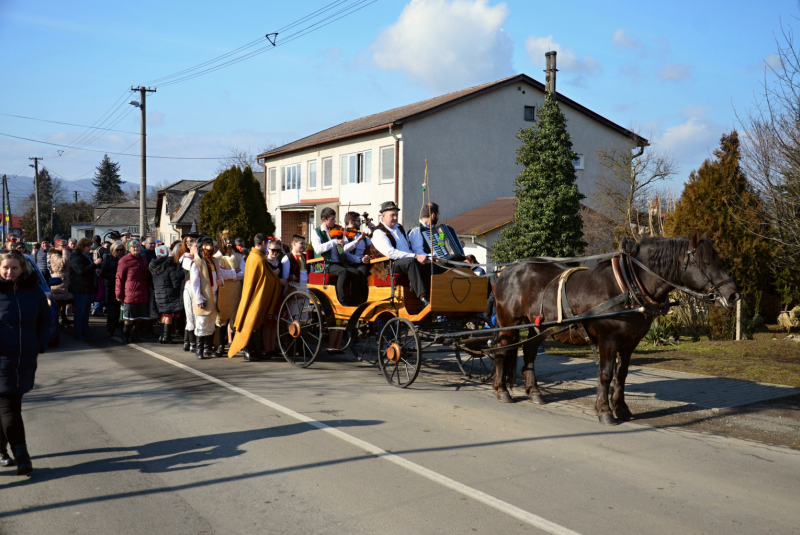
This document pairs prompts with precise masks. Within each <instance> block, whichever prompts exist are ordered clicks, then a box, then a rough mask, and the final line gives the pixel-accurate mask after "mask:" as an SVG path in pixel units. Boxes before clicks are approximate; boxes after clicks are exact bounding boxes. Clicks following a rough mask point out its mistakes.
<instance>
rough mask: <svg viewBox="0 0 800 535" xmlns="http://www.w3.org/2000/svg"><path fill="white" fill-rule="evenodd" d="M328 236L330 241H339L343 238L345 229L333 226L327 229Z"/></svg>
mask: <svg viewBox="0 0 800 535" xmlns="http://www.w3.org/2000/svg"><path fill="white" fill-rule="evenodd" d="M328 234H330V235H331V239H334V240H341V239H342V238H344V236H345V229H344V228H343V227H342V226H341V225H334V226H333V228H329V229H328Z"/></svg>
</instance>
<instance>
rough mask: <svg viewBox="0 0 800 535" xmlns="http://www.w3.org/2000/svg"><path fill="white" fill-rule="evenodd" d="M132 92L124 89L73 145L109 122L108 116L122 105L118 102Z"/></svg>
mask: <svg viewBox="0 0 800 535" xmlns="http://www.w3.org/2000/svg"><path fill="white" fill-rule="evenodd" d="M130 92H131V90H130V89H126V90H125V91H123V92H122V95H120V96H119V97H118V98H117V99H116V100H115V101H114V104H112V105H111V107H109V108H108V110H106V111H105V112H104V113H103V115H101V116H100V118H99V119H98V120H96V121H95V122H94V123H93V124H92V126H91V127H89V128H88V129H87V130H86V131H84V132H83V133H82V134H81V135H80V136H78V137H77V138H75V139H74V140H73V141H72V144H73V145H79V144H80V143H81V142H82V141H83V140H84V139H85V138H86V137H88V136H89V135H90V132H92V131H93V130H94V129H96V128H97V127H98V126H99V127H102V126H103V125H104V124H105V123H106V122H107V120H108V118H110V117H111V115H113V114H114V113H116V111H117V110H118V109H119V107H120V105H121V104H120V105H118V103H119V102H120V101H123V102H124V99H125V97H127V96H128V95H129V94H130ZM112 110H113V111H112ZM109 114H111V115H109ZM59 156H63V154H59Z"/></svg>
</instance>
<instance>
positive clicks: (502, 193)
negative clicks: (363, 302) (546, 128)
mask: <svg viewBox="0 0 800 535" xmlns="http://www.w3.org/2000/svg"><path fill="white" fill-rule="evenodd" d="M523 91H524V93H523ZM543 104H544V93H543V92H541V91H539V90H537V89H536V88H534V87H533V86H530V85H528V84H526V83H524V82H522V83H518V84H514V85H511V86H507V87H502V88H499V89H496V90H494V91H490V92H488V93H486V94H484V95H481V96H478V97H475V98H472V99H469V100H466V101H464V102H462V103H460V104H456V105H454V106H451V107H449V108H445V109H443V110H441V111H438V112H435V113H433V114H431V115H428V116H425V117H422V118H420V119H416V120H413V121H409V122H407V123H405V125H404V126H403V130H404V143H403V145H404V146H403V155H404V166H403V175H404V177H405V180H403V182H401V185H402V201H403V202H402V205H401V208H402V209H403V212H402V214H403V217H402V221H403V223H404V225H406V226H408V225H411V224H413V223H415V222H416V220H417V216H418V215H419V210H420V206H421V204H422V189H421V184H422V181H423V178H424V174H425V160H426V159H427V160H428V177H429V183H430V193H431V200H432V201H434V202H436V203H438V204H439V205H440V208H441V219H447V218H450V217H453V216H456V215H458V214H461V213H464V212H466V211H468V210H472V209H474V208H477V207H479V206H482V205H484V204H486V203H488V202H491V201H493V200H495V199H497V198H499V197H513V196H514V179H515V178H516V177H517V175H518V174H519V172H520V171H521V169H522V168H521V166H520V165H518V164H517V163H516V156H517V153H516V150H517V148H518V147H520V146H521V142H520V140H519V139H517V133H518V132H519V130H520V129H523V128H530V127H531V126H533V125H534V124H535V122H532V121H526V120H525V118H524V109H525V106H535V108H536V113H537V115H536V118H537V120H538V110H539V109H540V107H541V106H542V105H543ZM561 110H562V111H563V113H564V116H565V117H566V119H567V129H568V131H569V133H570V135H571V136H572V144H573V150H574V151H575V152H576V153H578V154H582V155H583V156H584V158H583V162H584V165H583V167H584V169H580V170H578V171H577V175H578V189H579V190H580V191H581V193H583V194H584V195H586V197H587V201H589V204H591V196H592V194H593V193H594V190H595V184H596V181H597V179H598V177H599V176H600V174H601V170H600V166H599V164H598V162H597V158H596V155H595V153H596V151H597V149H598V148H600V147H606V146H625V145H627V146H630V147H633V146H634V143H633V141H632V140H631V139H630V138H628V137H627V136H624V135H622V134H621V133H619V132H617V131H615V130H612V129H611V128H609V127H608V126H605V125H604V124H602V123H600V122H598V121H596V120H594V119H592V118H591V117H588V116H586V115H584V114H583V113H581V112H579V111H577V110H574V109H573V108H570V107H569V106H567V105H566V104H562V105H561ZM476 256H477V255H476Z"/></svg>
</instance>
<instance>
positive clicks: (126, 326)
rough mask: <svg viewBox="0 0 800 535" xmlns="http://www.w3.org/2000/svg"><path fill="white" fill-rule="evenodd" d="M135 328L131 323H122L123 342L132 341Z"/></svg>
mask: <svg viewBox="0 0 800 535" xmlns="http://www.w3.org/2000/svg"><path fill="white" fill-rule="evenodd" d="M132 330H133V325H132V324H130V323H123V324H122V343H123V344H129V343H130V342H131V331H132Z"/></svg>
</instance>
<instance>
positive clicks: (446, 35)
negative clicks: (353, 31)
mask: <svg viewBox="0 0 800 535" xmlns="http://www.w3.org/2000/svg"><path fill="white" fill-rule="evenodd" d="M508 13H509V11H508V8H507V7H506V5H505V4H498V5H496V6H490V5H488V0H475V1H469V0H452V1H448V0H412V1H411V3H409V4H408V5H406V7H405V8H404V9H403V12H402V13H401V14H400V18H399V19H398V20H397V22H395V23H394V24H393V25H392V26H390V27H389V28H387V29H386V30H385V31H384V32H383V33H381V35H379V36H378V38H377V39H376V40H375V42H374V43H373V44H372V47H371V49H372V50H373V51H374V53H373V56H372V59H373V62H374V64H375V66H376V67H377V68H379V69H382V70H387V71H391V70H400V71H402V72H403V73H404V74H405V75H406V76H407V77H408V78H409V79H411V80H413V81H415V82H420V83H422V84H424V85H425V86H427V87H429V88H431V89H433V90H436V91H448V90H454V89H460V88H463V87H467V86H470V85H475V84H479V83H482V82H488V81H492V80H497V79H500V78H503V77H505V76H509V75H511V74H513V69H512V66H511V57H512V54H513V45H514V42H513V40H512V39H511V36H510V35H509V34H508V33H507V32H506V31H505V30H504V29H503V27H502V26H503V23H504V22H505V20H506V18H507V17H508Z"/></svg>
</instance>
